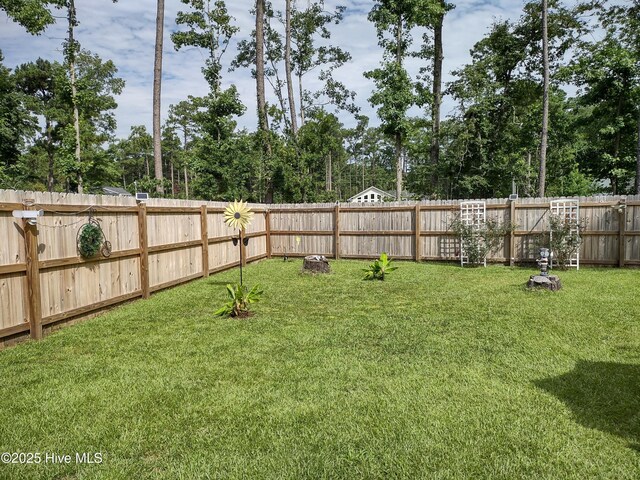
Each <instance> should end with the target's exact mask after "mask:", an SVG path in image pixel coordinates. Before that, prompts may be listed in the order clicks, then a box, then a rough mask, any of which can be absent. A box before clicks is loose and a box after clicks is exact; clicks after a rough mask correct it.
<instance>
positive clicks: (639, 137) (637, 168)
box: [636, 107, 640, 195]
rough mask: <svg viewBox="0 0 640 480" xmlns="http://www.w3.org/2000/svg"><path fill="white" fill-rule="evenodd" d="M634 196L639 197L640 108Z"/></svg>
mask: <svg viewBox="0 0 640 480" xmlns="http://www.w3.org/2000/svg"><path fill="white" fill-rule="evenodd" d="M636 195H640V107H638V144H637V146H636Z"/></svg>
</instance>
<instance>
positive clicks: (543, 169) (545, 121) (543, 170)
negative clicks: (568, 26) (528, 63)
mask: <svg viewBox="0 0 640 480" xmlns="http://www.w3.org/2000/svg"><path fill="white" fill-rule="evenodd" d="M547 14H548V5H547V0H542V69H543V77H544V80H543V86H542V135H541V139H540V174H539V183H538V196H539V197H544V193H545V183H546V176H547V140H548V136H549V38H548V29H547Z"/></svg>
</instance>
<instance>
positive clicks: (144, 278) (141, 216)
mask: <svg viewBox="0 0 640 480" xmlns="http://www.w3.org/2000/svg"><path fill="white" fill-rule="evenodd" d="M138 234H139V243H140V286H141V288H142V298H149V295H150V293H149V248H148V247H149V245H148V244H147V206H146V205H145V203H144V202H138Z"/></svg>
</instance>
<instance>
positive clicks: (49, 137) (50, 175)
mask: <svg viewBox="0 0 640 480" xmlns="http://www.w3.org/2000/svg"><path fill="white" fill-rule="evenodd" d="M44 128H45V131H46V132H47V148H46V150H47V160H48V164H49V165H48V166H49V169H48V174H47V190H48V191H49V192H53V183H54V177H53V166H54V156H53V138H52V135H51V120H49V119H48V118H47V119H46V120H45V127H44Z"/></svg>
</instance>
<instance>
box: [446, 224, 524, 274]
mask: <svg viewBox="0 0 640 480" xmlns="http://www.w3.org/2000/svg"><path fill="white" fill-rule="evenodd" d="M451 229H452V230H453V231H454V232H455V234H456V235H457V236H458V237H459V238H460V244H461V247H462V249H463V250H464V253H465V254H466V256H467V257H468V258H469V263H470V264H472V265H479V264H481V263H484V259H485V258H487V256H488V255H489V254H491V253H495V252H496V251H497V250H498V249H499V248H500V247H501V246H502V242H503V241H504V237H505V236H506V235H508V234H509V233H510V232H512V231H513V230H514V229H515V225H513V224H511V223H500V222H498V221H497V220H491V219H489V220H485V221H484V222H483V223H482V224H480V225H469V224H466V223H463V222H462V221H461V220H460V219H459V218H457V219H455V220H454V221H453V222H452V224H451Z"/></svg>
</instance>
